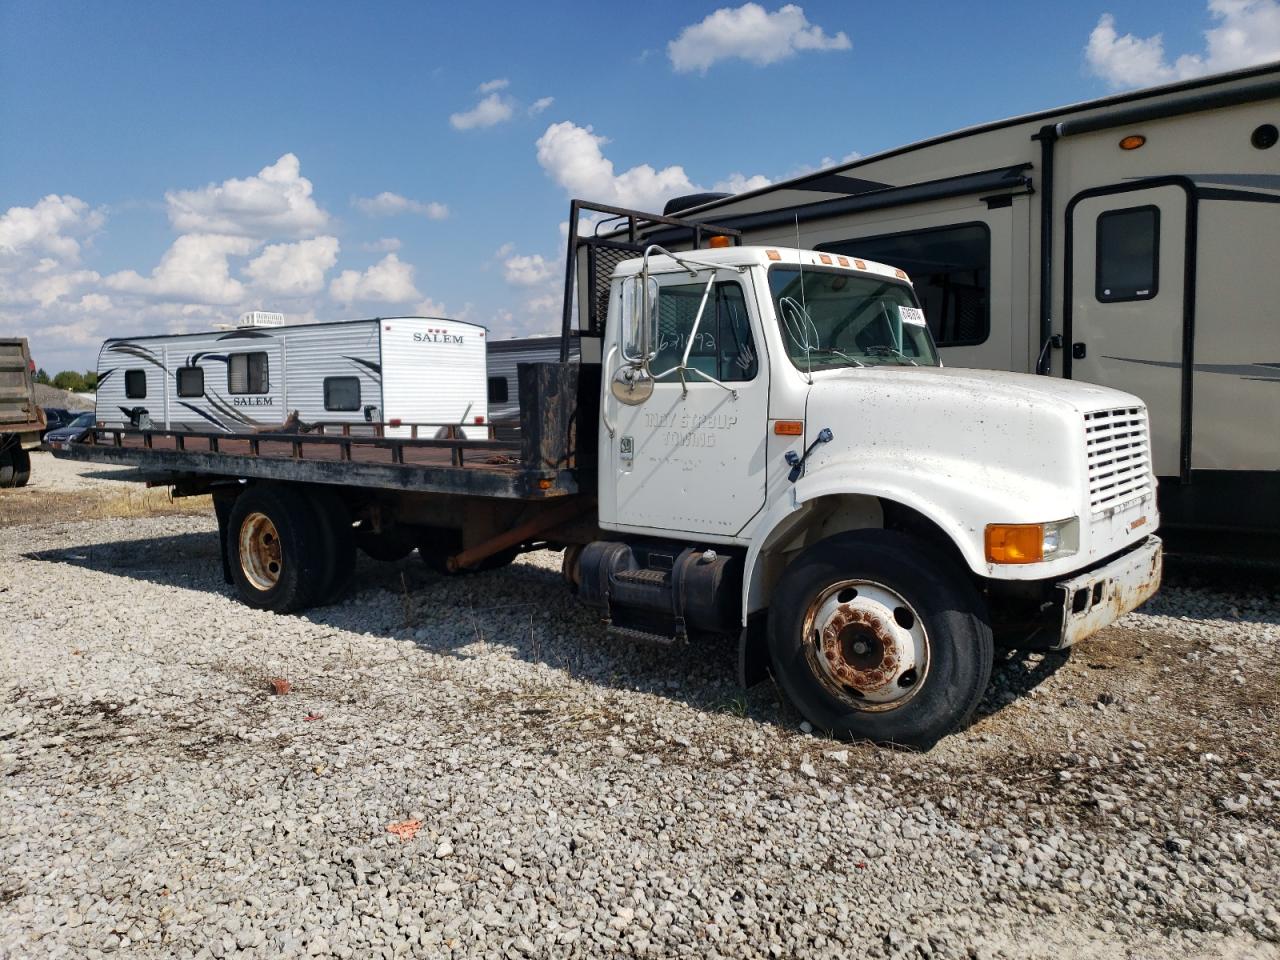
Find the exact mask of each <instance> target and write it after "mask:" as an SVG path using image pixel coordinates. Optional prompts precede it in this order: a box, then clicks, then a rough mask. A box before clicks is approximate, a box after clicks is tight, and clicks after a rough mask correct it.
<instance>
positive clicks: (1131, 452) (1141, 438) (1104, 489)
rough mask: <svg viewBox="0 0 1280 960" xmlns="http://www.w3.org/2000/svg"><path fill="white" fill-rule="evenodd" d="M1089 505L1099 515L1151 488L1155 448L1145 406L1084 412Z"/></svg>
mask: <svg viewBox="0 0 1280 960" xmlns="http://www.w3.org/2000/svg"><path fill="white" fill-rule="evenodd" d="M1084 442H1085V450H1086V452H1087V453H1088V460H1089V506H1090V509H1091V510H1092V511H1093V513H1094V515H1095V516H1096V515H1097V514H1099V513H1103V512H1104V511H1106V510H1109V509H1111V508H1112V507H1115V506H1117V505H1118V504H1121V503H1127V502H1128V501H1130V500H1136V499H1137V498H1139V497H1143V496H1146V495H1147V494H1148V493H1150V492H1151V448H1150V443H1149V442H1148V437H1147V418H1146V413H1145V411H1144V410H1143V408H1142V407H1121V408H1119V409H1116V410H1095V411H1094V412H1093V413H1086V414H1085V415H1084Z"/></svg>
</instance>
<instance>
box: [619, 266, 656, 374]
mask: <svg viewBox="0 0 1280 960" xmlns="http://www.w3.org/2000/svg"><path fill="white" fill-rule="evenodd" d="M657 326H658V281H657V280H654V279H653V278H652V277H646V276H645V275H644V274H641V275H639V276H635V277H630V278H628V279H627V280H626V281H624V282H623V285H622V337H621V347H622V358H623V359H624V360H626V361H627V362H628V363H630V364H632V365H633V366H644V365H645V364H647V363H648V362H649V361H650V360H651V359H653V355H654V353H656V352H657V351H656V350H655V349H654V346H653V344H654V342H655V341H656V340H657V336H656V335H655V334H656V331H657Z"/></svg>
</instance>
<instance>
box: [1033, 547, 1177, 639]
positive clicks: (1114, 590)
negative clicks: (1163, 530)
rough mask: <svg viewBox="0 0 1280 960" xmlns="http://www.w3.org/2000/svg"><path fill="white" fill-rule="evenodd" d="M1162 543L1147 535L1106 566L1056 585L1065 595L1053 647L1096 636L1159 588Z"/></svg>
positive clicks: (1162, 563) (1161, 566)
mask: <svg viewBox="0 0 1280 960" xmlns="http://www.w3.org/2000/svg"><path fill="white" fill-rule="evenodd" d="M1163 556H1164V553H1163V545H1162V544H1161V542H1160V538H1159V537H1147V538H1146V539H1145V540H1143V541H1142V542H1141V543H1139V544H1138V545H1137V546H1136V547H1134V548H1133V549H1131V550H1130V551H1129V552H1128V553H1125V554H1122V555H1120V556H1119V557H1116V558H1115V559H1114V560H1112V561H1111V562H1110V563H1108V564H1106V565H1105V566H1102V567H1098V568H1097V569H1095V570H1090V571H1089V572H1088V573H1082V574H1080V576H1078V577H1073V578H1072V579H1070V580H1063V581H1061V582H1059V583H1057V584H1055V585H1054V587H1055V589H1057V590H1058V591H1060V594H1059V595H1060V596H1061V598H1062V631H1061V633H1060V634H1059V636H1058V642H1057V643H1056V644H1054V646H1053V649H1055V650H1061V649H1063V648H1064V647H1069V646H1071V645H1072V644H1073V643H1075V642H1077V641H1078V640H1084V639H1087V638H1088V637H1091V636H1093V635H1094V634H1095V633H1097V632H1098V631H1099V630H1101V629H1102V628H1103V627H1105V626H1107V625H1108V624H1111V623H1114V622H1115V621H1117V620H1119V619H1120V618H1121V617H1123V616H1124V615H1125V614H1126V613H1128V612H1130V611H1131V610H1135V609H1137V608H1138V607H1139V606H1141V605H1142V604H1143V603H1144V602H1145V601H1146V600H1147V599H1148V598H1149V597H1151V596H1152V595H1153V594H1154V593H1155V592H1156V591H1157V590H1159V589H1160V576H1161V573H1162V571H1163V565H1164V561H1163Z"/></svg>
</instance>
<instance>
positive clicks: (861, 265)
mask: <svg viewBox="0 0 1280 960" xmlns="http://www.w3.org/2000/svg"><path fill="white" fill-rule="evenodd" d="M853 265H854V266H855V267H857V268H858V269H859V270H865V269H867V265H866V264H865V263H863V262H862V261H861V260H854V261H853Z"/></svg>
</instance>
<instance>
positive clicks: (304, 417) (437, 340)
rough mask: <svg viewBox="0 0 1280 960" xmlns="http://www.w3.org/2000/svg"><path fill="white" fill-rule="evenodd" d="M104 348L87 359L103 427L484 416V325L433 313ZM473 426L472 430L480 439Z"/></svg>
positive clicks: (405, 425) (227, 426) (254, 328)
mask: <svg viewBox="0 0 1280 960" xmlns="http://www.w3.org/2000/svg"><path fill="white" fill-rule="evenodd" d="M277 317H279V315H278V314H277V315H271V314H266V315H263V314H257V315H249V316H248V317H246V321H247V322H246V323H245V324H244V325H242V326H240V327H237V328H236V329H233V330H229V331H216V330H214V331H209V332H206V333H188V334H173V335H168V336H153V337H129V338H124V339H113V340H108V341H106V342H105V343H104V344H103V345H102V349H101V351H100V352H99V354H98V391H97V417H98V422H99V423H100V424H103V425H104V426H114V425H125V424H131V425H133V426H142V425H144V424H146V425H149V426H151V427H155V428H157V429H166V430H188V431H195V432H200V431H222V432H227V433H231V432H236V431H244V430H252V429H259V428H263V427H269V426H278V425H280V424H282V423H284V422H285V421H286V420H288V418H289V417H290V416H291V415H292V414H293V413H294V412H295V411H296V413H297V417H298V419H299V420H300V421H301V422H303V423H304V424H312V423H338V424H357V425H359V424H373V423H378V424H382V423H386V424H387V426H386V427H385V430H386V432H387V433H388V434H389V435H391V436H396V435H407V434H408V433H411V432H412V427H411V426H409V425H410V424H415V423H416V424H427V423H437V424H463V423H465V424H472V425H478V424H484V423H486V422H487V420H488V416H489V411H488V398H487V394H486V389H485V387H486V382H485V342H486V331H485V329H484V327H481V326H477V325H476V324H472V323H464V322H461V321H458V320H446V319H441V318H438V317H377V318H372V319H368V320H347V321H339V322H333V323H300V324H292V325H282V324H281V323H280V321H281V320H283V318H279V320H277V319H276V318H277ZM484 429H485V428H484V427H479V428H478V430H477V431H476V432H477V434H478V435H479V434H482V433H483V431H484Z"/></svg>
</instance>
